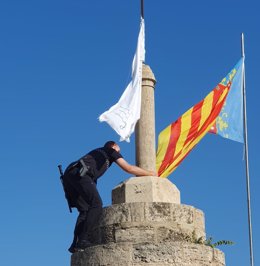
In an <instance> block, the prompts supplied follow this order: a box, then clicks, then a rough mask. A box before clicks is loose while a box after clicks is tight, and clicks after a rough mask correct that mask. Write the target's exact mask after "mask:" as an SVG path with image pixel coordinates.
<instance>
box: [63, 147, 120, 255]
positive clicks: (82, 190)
mask: <svg viewBox="0 0 260 266" xmlns="http://www.w3.org/2000/svg"><path fill="white" fill-rule="evenodd" d="M119 158H123V157H122V155H121V154H120V153H119V152H117V151H116V150H114V149H113V148H106V147H102V148H98V149H95V150H93V151H91V152H89V153H88V154H86V155H85V156H83V157H82V158H81V159H80V160H78V161H76V162H73V163H71V164H70V165H69V166H68V167H67V169H66V171H65V173H64V177H63V183H64V187H65V189H66V191H67V193H68V196H69V199H70V204H71V206H72V207H76V208H77V209H78V211H79V216H78V219H77V222H76V226H75V230H74V240H73V243H72V245H71V247H70V249H69V250H70V251H72V252H73V249H74V248H75V247H77V246H82V243H84V242H85V243H86V242H88V243H89V233H90V232H91V230H92V228H93V226H94V225H95V224H96V223H97V221H98V219H99V217H100V215H101V212H102V200H101V198H100V195H99V193H98V191H97V188H96V183H97V179H98V178H99V177H100V176H102V175H103V174H104V173H105V172H106V170H107V169H108V168H109V167H110V166H111V164H112V163H113V162H115V161H116V160H117V159H119ZM83 246H84V244H83Z"/></svg>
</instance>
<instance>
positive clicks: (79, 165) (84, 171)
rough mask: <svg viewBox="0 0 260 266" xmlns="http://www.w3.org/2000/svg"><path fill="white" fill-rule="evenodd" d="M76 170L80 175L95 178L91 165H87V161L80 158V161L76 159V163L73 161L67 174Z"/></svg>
mask: <svg viewBox="0 0 260 266" xmlns="http://www.w3.org/2000/svg"><path fill="white" fill-rule="evenodd" d="M73 172H75V173H76V174H78V175H79V176H81V177H82V176H86V175H88V176H90V177H91V178H93V176H92V174H91V173H90V166H89V165H86V164H85V162H84V161H83V160H82V159H80V160H79V161H76V162H74V163H71V164H70V165H69V166H68V167H67V169H66V171H65V174H69V173H73Z"/></svg>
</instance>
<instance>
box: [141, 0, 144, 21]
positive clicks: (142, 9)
mask: <svg viewBox="0 0 260 266" xmlns="http://www.w3.org/2000/svg"><path fill="white" fill-rule="evenodd" d="M141 17H142V18H143V19H144V0H141Z"/></svg>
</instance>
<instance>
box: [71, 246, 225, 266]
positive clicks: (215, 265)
mask: <svg viewBox="0 0 260 266" xmlns="http://www.w3.org/2000/svg"><path fill="white" fill-rule="evenodd" d="M122 265H124V266H137V265H146V266H147V265H153V266H155V265H156V266H159V265H174V266H191V265H192V266H225V257H224V253H223V252H222V251H220V250H218V249H213V248H211V247H208V246H205V245H200V244H192V243H187V242H174V243H164V242H163V243H159V244H153V243H150V244H133V243H117V244H115V243H110V244H107V245H97V246H92V247H89V248H87V249H86V250H85V251H84V252H77V253H74V254H73V255H72V257H71V266H122Z"/></svg>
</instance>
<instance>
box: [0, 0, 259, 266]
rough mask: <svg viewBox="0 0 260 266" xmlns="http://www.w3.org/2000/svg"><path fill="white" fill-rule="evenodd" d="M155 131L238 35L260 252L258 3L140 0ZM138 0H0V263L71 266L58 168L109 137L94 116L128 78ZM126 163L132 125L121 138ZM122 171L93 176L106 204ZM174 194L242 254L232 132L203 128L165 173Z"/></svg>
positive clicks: (233, 53)
mask: <svg viewBox="0 0 260 266" xmlns="http://www.w3.org/2000/svg"><path fill="white" fill-rule="evenodd" d="M145 2H146V3H145V23H146V63H147V64H149V65H150V67H151V68H152V70H153V72H154V74H155V76H156V79H157V85H156V90H155V105H156V134H157V135H158V134H159V132H160V131H161V130H162V129H163V128H165V127H166V126H167V125H168V124H170V123H171V122H173V121H174V120H176V119H177V118H178V117H179V116H180V115H181V114H182V113H184V112H185V111H186V110H187V109H188V108H190V107H191V106H193V105H194V104H195V103H197V102H198V101H200V100H201V99H203V98H204V97H205V96H206V94H207V93H208V92H209V91H210V90H212V89H213V88H214V86H215V85H217V83H218V82H220V81H221V79H222V78H223V77H225V76H226V74H227V73H228V72H229V70H230V69H231V68H232V67H233V66H234V65H235V64H236V63H237V61H238V60H239V58H240V55H241V50H240V34H241V32H244V34H245V52H246V61H245V62H246V87H247V105H248V108H247V112H248V138H249V163H250V176H251V200H252V202H251V204H252V222H253V233H254V251H255V264H256V265H258V264H259V263H260V258H259V254H258V253H257V251H258V250H259V248H260V246H259V241H260V229H259V224H260V214H259V211H258V210H259V209H258V208H259V207H257V206H258V204H259V200H260V196H259V192H258V189H259V186H260V181H259V179H258V178H259V155H258V151H259V149H260V147H259V146H260V145H259V141H258V137H257V136H258V134H259V130H260V126H259V122H258V121H259V118H257V117H258V116H259V108H258V106H259V102H258V101H259V97H260V93H259V88H258V86H259V85H258V84H259V82H258V76H259V71H260V69H259V61H260V52H259V47H260V35H259V23H260V17H259V8H260V7H259V3H258V1H242V0H237V1H233V0H230V1H224V0H219V1H205V0H200V1H171V0H164V1H145ZM139 7H140V3H139V0H135V1H130V0H127V1H119V0H111V1H104V0H103V1H88V0H84V1H83V0H73V1H72V0H62V1H61V0H52V1H50V0H45V1H29V0H24V1H18V0H8V1H1V3H0V32H1V41H0V89H1V95H0V119H1V126H0V128H1V138H0V161H1V169H2V171H1V186H0V199H1V203H2V204H1V227H0V236H1V238H0V254H1V264H2V265H4V266H18V265H19V266H21V265H26V266H35V265H37V266H47V265H48V266H54V265H55V266H56V265H62V266H65V265H69V264H70V254H69V253H68V252H67V248H68V246H69V244H70V241H71V238H72V231H73V228H74V223H75V219H76V216H77V214H76V211H74V213H73V214H70V213H69V212H68V210H67V206H66V202H65V201H64V198H63V191H62V188H61V185H60V181H59V174H58V169H57V165H58V164H59V163H61V164H62V165H63V166H64V168H65V166H66V165H68V164H69V163H70V162H71V161H73V160H75V159H77V158H79V157H80V156H82V155H83V154H85V153H87V152H88V151H89V150H91V149H93V148H96V147H99V146H102V145H103V143H104V142H105V141H106V140H110V139H115V140H118V136H117V135H116V133H115V132H114V131H112V129H110V127H109V126H108V125H107V124H105V123H99V122H98V120H97V118H98V116H99V115H100V114H101V113H102V112H104V111H105V110H107V109H108V108H109V107H110V106H111V105H112V104H114V103H115V102H116V101H117V100H118V98H119V97H120V96H121V93H122V92H123V90H124V88H125V87H126V85H127V84H128V82H129V79H130V73H131V63H132V59H133V55H134V51H135V48H136V41H137V35H138V31H139V21H140V13H139V12H140V10H139ZM121 150H122V154H123V156H124V157H125V159H126V160H128V161H129V162H130V163H133V164H134V163H135V145H134V136H133V137H132V139H131V143H130V144H127V143H122V144H121ZM128 177H130V176H129V175H128V174H126V173H124V172H123V171H122V170H120V169H119V168H118V167H117V166H116V165H114V166H112V167H111V169H110V170H109V171H108V172H107V174H105V176H103V177H102V178H101V179H100V181H99V184H98V187H99V190H100V194H101V196H102V199H103V201H104V205H105V206H107V205H110V204H111V190H112V189H113V188H114V187H115V186H116V185H117V184H118V183H119V182H121V181H123V180H125V179H127V178H128ZM170 180H171V181H172V182H173V183H175V184H176V185H177V187H178V188H179V189H180V191H181V200H182V203H183V204H188V205H192V206H195V207H196V208H198V209H201V210H202V211H203V212H204V213H205V219H206V232H207V236H212V237H213V239H214V240H215V241H218V240H222V239H226V240H232V241H234V242H235V243H236V244H235V245H234V246H227V247H224V246H223V247H221V250H223V251H224V252H225V256H226V265H228V266H245V265H249V245H248V227H247V206H246V204H247V203H246V186H245V184H246V181H245V162H244V161H243V146H242V145H241V144H239V143H236V142H232V141H228V140H225V139H222V138H221V137H218V136H214V135H207V136H206V137H205V138H204V139H203V140H202V141H201V142H200V144H199V145H198V146H197V147H196V148H195V150H193V151H192V152H191V154H190V155H189V156H188V158H186V160H184V162H183V163H182V164H181V166H180V167H179V168H178V169H177V170H176V171H175V172H174V173H173V174H172V175H171V176H170Z"/></svg>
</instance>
